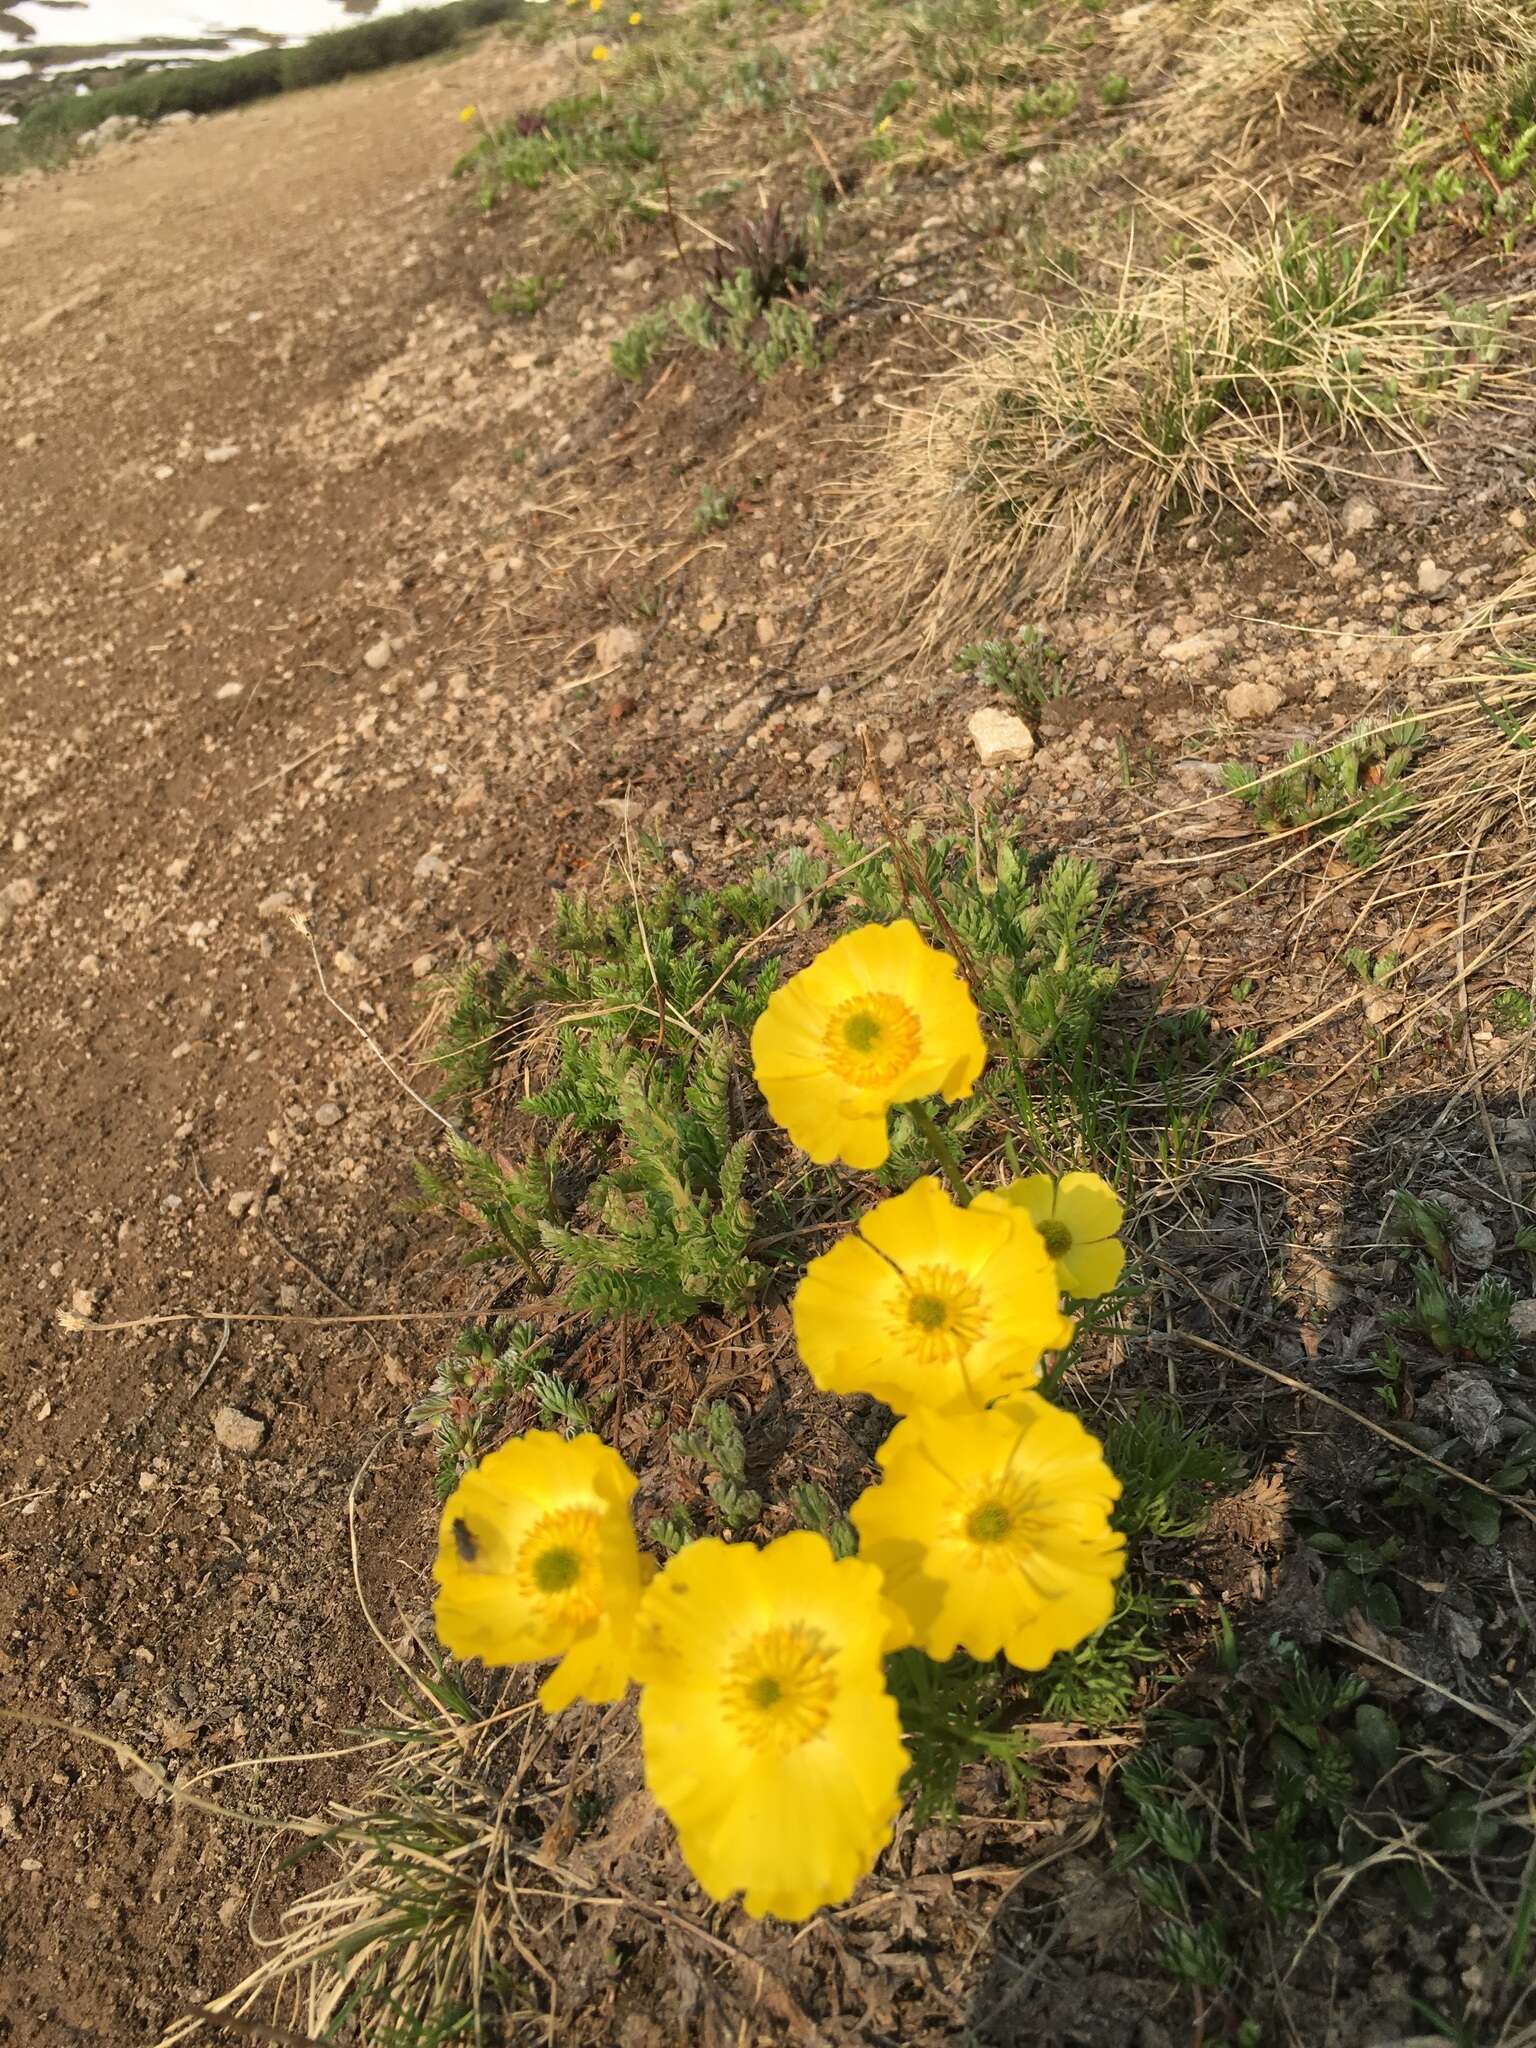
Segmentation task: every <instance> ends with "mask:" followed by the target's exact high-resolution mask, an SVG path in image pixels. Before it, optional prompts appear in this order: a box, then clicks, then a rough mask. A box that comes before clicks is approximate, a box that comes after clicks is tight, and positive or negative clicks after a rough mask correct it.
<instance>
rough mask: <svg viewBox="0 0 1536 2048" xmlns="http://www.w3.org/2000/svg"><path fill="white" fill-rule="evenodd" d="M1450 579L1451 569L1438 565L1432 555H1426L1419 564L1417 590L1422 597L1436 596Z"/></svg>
mask: <svg viewBox="0 0 1536 2048" xmlns="http://www.w3.org/2000/svg"><path fill="white" fill-rule="evenodd" d="M1450 580H1451V571H1450V570H1449V569H1442V568H1440V567H1438V565H1437V564H1436V562H1435V558H1434V556H1433V555H1426V556H1425V557H1424V559H1423V561H1422V562H1420V564H1419V592H1420V595H1421V596H1424V597H1438V596H1439V595H1440V593H1441V592H1442V591H1443V590H1444V589H1445V588H1446V586H1447V584H1448V583H1449V582H1450Z"/></svg>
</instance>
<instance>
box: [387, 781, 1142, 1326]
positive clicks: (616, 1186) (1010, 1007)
mask: <svg viewBox="0 0 1536 2048" xmlns="http://www.w3.org/2000/svg"><path fill="white" fill-rule="evenodd" d="M827 836H828V843H829V847H830V858H821V857H812V856H809V855H806V854H796V855H791V856H788V857H786V858H785V859H784V860H782V861H781V862H780V863H778V864H777V865H776V866H774V867H772V868H762V869H759V870H757V871H756V872H755V873H754V874H753V875H752V876H751V877H750V879H749V880H747V881H746V882H741V883H731V884H728V885H727V886H725V887H724V888H722V889H720V890H718V891H690V890H688V889H687V888H686V886H685V885H684V884H683V883H682V882H681V881H680V880H679V879H678V878H677V877H676V876H675V874H672V875H670V877H669V876H668V875H667V873H666V871H664V870H662V868H661V867H660V864H659V861H658V859H657V856H656V854H655V853H654V852H653V851H649V850H647V849H646V848H645V847H643V846H642V847H641V848H639V849H637V853H636V858H637V859H638V860H640V861H641V862H642V863H643V864H644V871H645V873H646V875H647V878H648V883H649V893H648V894H647V896H646V898H645V899H643V901H637V900H636V898H635V897H633V896H625V897H623V898H621V899H619V900H617V901H614V902H599V901H597V900H595V899H590V898H584V897H579V896H571V897H565V898H563V899H561V902H560V904H559V906H558V909H557V913H556V919H555V927H554V932H553V935H552V938H551V941H550V944H549V946H548V948H547V949H546V950H545V951H544V952H543V953H542V954H540V955H537V956H534V957H532V958H530V959H529V960H527V961H525V962H524V963H523V964H522V966H521V968H520V969H518V970H517V971H516V972H515V973H514V972H513V971H512V969H511V967H510V965H509V963H507V962H506V961H505V960H504V959H503V960H498V961H495V962H489V963H474V964H473V965H471V966H470V967H469V968H467V969H466V970H464V971H463V972H462V973H461V975H459V976H458V977H456V978H455V979H454V980H453V981H452V982H451V983H450V984H448V985H447V994H448V997H449V1003H448V1007H447V1008H445V1010H444V1012H443V1016H442V1023H441V1027H440V1033H441V1035H440V1045H439V1050H438V1053H437V1055H436V1057H437V1059H438V1063H439V1065H440V1066H441V1067H442V1069H443V1071H444V1074H445V1075H446V1076H447V1077H448V1079H449V1082H450V1084H451V1085H453V1086H454V1087H456V1088H457V1089H458V1090H460V1091H462V1092H461V1093H460V1094H459V1098H458V1099H459V1100H460V1101H461V1102H466V1098H467V1097H469V1096H471V1095H472V1093H473V1092H474V1091H475V1090H482V1089H484V1088H486V1087H488V1086H489V1085H490V1084H491V1083H492V1082H493V1081H494V1079H495V1076H496V1073H497V1072H498V1071H499V1069H500V1067H501V1066H502V1065H504V1064H505V1063H506V1062H507V1061H508V1060H511V1059H514V1058H516V1059H520V1060H521V1061H522V1064H523V1072H524V1075H525V1080H524V1085H523V1087H522V1090H521V1091H520V1092H519V1094H518V1095H517V1096H516V1097H515V1098H514V1097H512V1096H511V1095H508V1096H507V1097H506V1098H504V1099H505V1101H506V1104H507V1113H508V1114H509V1115H511V1116H512V1117H513V1118H514V1119H515V1121H516V1123H517V1124H518V1125H519V1126H520V1127H521V1128H522V1130H523V1132H524V1133H525V1134H526V1135H524V1136H521V1137H519V1138H513V1137H512V1136H511V1135H510V1134H508V1135H506V1136H504V1137H503V1138H502V1139H501V1140H500V1142H499V1143H497V1144H495V1145H490V1144H477V1143H475V1142H474V1141H472V1140H471V1139H470V1138H468V1137H466V1136H454V1137H452V1138H450V1139H448V1140H447V1141H446V1149H447V1153H448V1168H449V1170H447V1171H443V1170H441V1169H439V1168H436V1167H426V1166H424V1167H421V1168H419V1169H418V1178H419V1180H420V1183H421V1188H422V1194H423V1196H424V1198H425V1199H426V1200H428V1201H430V1202H432V1203H434V1204H435V1205H436V1206H438V1207H440V1208H441V1209H442V1210H443V1211H444V1212H445V1213H446V1214H447V1215H448V1216H449V1217H450V1219H451V1220H452V1221H453V1223H454V1225H455V1227H456V1228H457V1229H458V1230H459V1231H461V1232H462V1233H464V1234H465V1235H466V1236H467V1237H468V1240H469V1244H470V1250H469V1254H468V1255H469V1256H470V1257H472V1258H474V1259H477V1260H481V1261H493V1262H494V1261H496V1260H499V1259H511V1260H513V1261H515V1262H516V1263H517V1264H518V1265H519V1267H520V1268H521V1269H522V1270H523V1271H524V1272H525V1274H528V1275H530V1276H531V1277H533V1278H534V1279H535V1281H536V1284H537V1285H538V1286H539V1287H540V1288H545V1287H555V1288H558V1289H559V1291H560V1293H561V1294H562V1297H563V1298H565V1299H568V1300H569V1301H570V1302H571V1304H572V1305H573V1306H579V1307H582V1308H586V1309H607V1310H609V1311H611V1312H614V1313H625V1312H632V1313H637V1314H643V1315H647V1316H650V1317H652V1318H655V1319H659V1320H661V1321H668V1322H670V1321H679V1320H684V1319H686V1318H687V1317H688V1316H690V1315H691V1314H693V1313H694V1312H696V1310H697V1309H698V1308H700V1307H701V1306H703V1305H705V1304H706V1303H712V1304H714V1305H716V1306H719V1307H739V1306H740V1305H742V1304H743V1303H744V1302H746V1301H748V1300H749V1299H751V1297H752V1296H753V1295H754V1293H755V1292H756V1291H757V1290H758V1288H759V1287H760V1286H761V1284H762V1282H763V1279H764V1277H765V1275H766V1273H767V1272H768V1271H769V1270H771V1268H772V1266H773V1265H774V1264H775V1263H776V1261H777V1260H778V1259H782V1258H783V1257H785V1256H790V1257H793V1255H794V1249H793V1248H794V1239H793V1226H794V1224H795V1223H796V1221H797V1218H798V1216H799V1213H800V1211H801V1209H802V1208H803V1205H804V1203H805V1201H806V1200H807V1199H808V1193H809V1189H810V1187H811V1186H812V1184H813V1181H812V1179H811V1178H808V1176H809V1175H810V1171H811V1170H810V1169H809V1168H806V1167H804V1166H799V1167H796V1168H794V1169H793V1170H792V1171H790V1172H788V1173H786V1172H785V1171H784V1170H783V1169H782V1167H781V1166H780V1165H779V1163H778V1162H777V1160H776V1158H775V1155H774V1154H773V1152H772V1149H771V1148H768V1147H765V1146H764V1145H763V1144H762V1143H761V1142H760V1141H759V1140H758V1139H756V1138H755V1137H754V1135H753V1134H752V1132H751V1130H750V1129H749V1127H748V1125H747V1122H746V1120H745V1118H744V1115H743V1111H742V1107H741V1100H740V1097H741V1087H742V1080H741V1076H742V1073H743V1069H744V1065H745V1053H746V1047H745V1041H746V1036H747V1034H748V1033H749V1032H750V1030H751V1028H752V1025H753V1024H754V1022H755V1021H756V1019H757V1017H758V1015H759V1014H760V1012H761V1010H762V1007H763V1005H764V1004H765V1003H766V1002H767V1000H768V996H769V994H770V993H771V991H772V989H773V988H774V986H775V985H776V983H777V980H778V975H779V966H778V962H777V961H776V960H774V959H772V958H764V957H763V956H762V955H761V953H760V951H759V948H760V946H761V942H762V941H763V939H764V938H765V936H766V935H767V933H768V931H769V928H770V927H771V926H774V925H775V924H776V923H777V924H781V925H782V926H784V927H786V928H787V929H789V930H794V929H799V930H809V929H810V928H811V927H813V926H815V925H818V924H823V923H826V924H830V923H832V922H834V921H836V922H839V923H848V922H852V923H864V922H870V921H878V922H887V921H889V920H890V919H892V918H895V917H899V916H902V915H904V914H905V915H911V916H914V917H915V918H916V919H917V920H918V922H919V923H920V924H921V925H924V926H925V927H928V928H931V929H932V930H933V931H934V933H935V935H936V936H941V935H944V934H947V935H948V936H949V937H950V939H951V940H952V942H953V943H956V944H958V945H959V946H960V947H962V948H963V949H964V952H965V955H966V957H967V960H968V961H969V963H970V965H971V969H972V973H973V980H974V986H975V990H976V995H977V999H978V1001H979V1002H980V1004H981V1008H982V1014H983V1017H984V1018H985V1019H986V1021H987V1023H988V1026H989V1028H990V1029H993V1030H995V1031H996V1032H997V1033H998V1034H999V1037H1000V1039H1004V1040H1005V1041H1006V1043H1007V1044H1008V1045H1009V1046H1010V1048H1011V1057H1010V1058H1009V1059H1007V1060H999V1061H997V1062H995V1063H994V1066H993V1069H992V1070H991V1071H990V1072H989V1074H988V1075H987V1076H986V1077H985V1078H984V1080H983V1083H982V1085H981V1087H980V1088H978V1090H977V1091H976V1093H975V1095H974V1096H973V1097H972V1099H971V1101H970V1102H969V1103H966V1104H963V1105H960V1106H959V1107H958V1108H957V1110H956V1112H955V1126H956V1129H957V1131H958V1132H960V1133H961V1134H964V1133H967V1132H971V1131H977V1130H981V1129H984V1128H986V1127H987V1125H988V1124H989V1122H990V1121H992V1120H996V1119H999V1118H1001V1119H1004V1120H1009V1121H1011V1120H1014V1119H1016V1118H1017V1117H1018V1116H1019V1115H1020V1114H1021V1113H1022V1111H1023V1110H1024V1109H1026V1108H1027V1110H1028V1113H1029V1115H1030V1116H1031V1117H1033V1116H1035V1115H1036V1113H1037V1110H1038V1108H1039V1105H1037V1104H1035V1103H1034V1102H1032V1101H1031V1099H1030V1098H1031V1089H1032V1086H1033V1085H1034V1084H1036V1083H1038V1082H1039V1080H1040V1079H1041V1077H1042V1076H1043V1075H1044V1074H1046V1073H1053V1074H1055V1075H1056V1076H1057V1077H1058V1078H1057V1079H1056V1081H1055V1082H1053V1084H1052V1086H1053V1087H1057V1088H1063V1087H1064V1088H1070V1087H1071V1086H1072V1085H1074V1084H1073V1083H1072V1082H1071V1081H1070V1080H1069V1079H1068V1077H1069V1076H1070V1074H1071V1072H1072V1069H1073V1065H1074V1062H1075V1061H1076V1060H1078V1059H1079V1057H1080V1056H1081V1054H1082V1051H1083V1048H1084V1047H1085V1046H1086V1044H1087V1042H1088V1039H1089V1038H1090V1036H1091V1034H1092V1031H1093V1026H1094V1023H1095V1021H1096V1019H1097V1018H1098V1017H1099V1015H1100V1014H1101V1011H1102V1008H1103V1005H1104V1003H1105V1002H1106V1001H1107V999H1108V997H1109V995H1110V994H1111V992H1112V991H1113V989H1114V986H1115V980H1116V977H1115V973H1114V970H1113V969H1112V968H1110V967H1107V966H1105V965H1103V964H1101V963H1100V962H1099V961H1098V960H1097V959H1096V958H1095V948H1096V944H1097V940H1098V934H1099V926H1100V922H1101V918H1102V906H1101V904H1100V902H1099V883H1098V877H1097V873H1096V871H1095V870H1094V869H1093V867H1092V866H1091V865H1090V864H1089V863H1087V862H1083V861H1076V860H1059V861H1056V862H1054V863H1052V864H1050V865H1049V866H1041V865H1040V864H1038V863H1035V862H1032V861H1031V860H1030V859H1029V858H1028V856H1027V855H1026V854H1024V853H1022V852H1021V851H1020V850H1019V849H1018V848H1017V847H1016V846H1015V845H1014V844H1013V842H1012V841H1011V840H1010V839H1009V838H1008V836H1007V834H1006V832H1005V831H1004V830H1003V829H1002V828H1001V827H1000V826H999V825H998V824H997V823H996V822H995V821H993V820H990V819H989V820H987V821H985V823H984V825H983V826H982V827H981V828H980V829H979V830H978V833H977V834H976V835H974V836H971V837H961V836H959V835H956V836H954V837H950V836H948V835H940V836H938V837H935V838H933V839H931V840H928V841H926V842H923V843H921V844H920V845H915V846H913V847H911V848H909V849H907V850H906V852H905V854H904V856H903V859H902V861H901V862H898V861H897V860H896V859H894V858H893V857H892V856H890V855H889V854H880V853H877V852H876V851H874V850H872V849H870V848H867V847H865V846H863V845H861V844H860V843H859V842H858V841H856V840H853V839H850V838H843V837H839V836H838V835H836V834H828V835H827ZM525 1047H526V1048H529V1049H528V1050H524V1048H525ZM530 1061H536V1062H537V1064H538V1066H539V1067H540V1068H541V1069H542V1070H543V1072H542V1077H541V1078H540V1077H537V1076H535V1074H534V1073H533V1072H532V1071H531V1067H530ZM536 1080H537V1085H536V1084H535V1083H536ZM1091 1085H1092V1087H1093V1088H1095V1089H1097V1088H1100V1087H1101V1086H1102V1085H1104V1084H1103V1083H1101V1081H1100V1079H1099V1078H1098V1075H1097V1070H1095V1078H1094V1080H1093V1082H1092V1084H1091ZM1109 1085H1113V1083H1112V1082H1111V1083H1110V1084H1109ZM1048 1099H1049V1098H1048ZM466 1106H467V1102H466ZM540 1133H543V1134H546V1135H542V1136H541V1135H539V1134H540ZM922 1156H923V1155H922V1148H921V1140H920V1137H919V1135H918V1133H917V1132H916V1130H915V1129H914V1127H913V1126H912V1124H911V1122H910V1120H909V1119H907V1118H906V1117H905V1116H904V1115H900V1116H898V1118H897V1121H896V1126H895V1129H894V1132H893V1148H892V1163H891V1165H890V1167H888V1168H887V1169H885V1174H884V1178H885V1180H886V1183H887V1185H891V1186H904V1185H906V1183H907V1181H909V1180H910V1179H911V1178H912V1177H913V1175H914V1174H915V1173H917V1172H919V1171H921V1170H922V1165H921V1162H922ZM785 1232H789V1233H791V1234H790V1236H789V1237H787V1238H786V1237H785V1236H784V1233H785ZM775 1241H776V1243H775Z"/></svg>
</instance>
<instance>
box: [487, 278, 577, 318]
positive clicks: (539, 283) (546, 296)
mask: <svg viewBox="0 0 1536 2048" xmlns="http://www.w3.org/2000/svg"><path fill="white" fill-rule="evenodd" d="M564 285H565V279H564V278H563V277H546V276H545V275H544V274H543V272H542V271H533V272H530V273H529V275H528V276H526V277H509V278H508V279H507V281H506V283H505V284H503V285H502V286H501V287H500V288H499V290H497V291H494V292H492V293H491V297H490V307H491V311H492V312H493V313H505V314H508V315H509V316H510V317H511V318H512V319H514V320H531V319H533V317H534V315H535V314H537V313H542V312H543V310H544V308H545V307H546V306H547V305H548V304H549V302H550V300H551V299H552V298H553V297H554V296H555V294H556V292H558V291H560V290H562V289H563V288H564Z"/></svg>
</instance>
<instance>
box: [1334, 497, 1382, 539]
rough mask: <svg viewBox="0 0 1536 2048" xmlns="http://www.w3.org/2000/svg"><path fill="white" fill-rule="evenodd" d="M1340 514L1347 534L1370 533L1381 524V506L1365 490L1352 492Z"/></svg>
mask: <svg viewBox="0 0 1536 2048" xmlns="http://www.w3.org/2000/svg"><path fill="white" fill-rule="evenodd" d="M1340 516H1341V520H1342V524H1343V527H1344V531H1345V532H1346V533H1347V534H1356V533H1369V532H1370V530H1371V528H1372V527H1373V526H1380V524H1381V510H1380V507H1379V506H1378V505H1377V504H1376V502H1375V500H1374V499H1373V498H1368V497H1367V496H1366V495H1365V493H1364V491H1351V492H1350V494H1349V496H1348V497H1347V498H1346V499H1345V500H1344V509H1343V512H1342V514H1341V515H1340Z"/></svg>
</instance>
